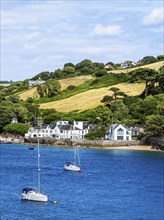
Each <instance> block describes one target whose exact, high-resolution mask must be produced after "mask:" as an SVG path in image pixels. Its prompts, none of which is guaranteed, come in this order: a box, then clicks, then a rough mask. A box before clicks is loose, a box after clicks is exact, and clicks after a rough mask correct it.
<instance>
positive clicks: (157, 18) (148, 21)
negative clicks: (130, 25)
mask: <svg viewBox="0 0 164 220" xmlns="http://www.w3.org/2000/svg"><path fill="white" fill-rule="evenodd" d="M163 14H164V8H156V9H153V10H152V11H151V12H150V13H149V14H148V15H146V16H144V17H143V20H142V22H143V24H144V25H155V24H160V23H162V22H163V19H164V15H163Z"/></svg>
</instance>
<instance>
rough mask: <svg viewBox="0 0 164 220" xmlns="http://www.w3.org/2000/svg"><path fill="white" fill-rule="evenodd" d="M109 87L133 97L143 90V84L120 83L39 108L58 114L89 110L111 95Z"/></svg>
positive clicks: (45, 104)
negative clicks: (55, 111) (54, 111)
mask: <svg viewBox="0 0 164 220" xmlns="http://www.w3.org/2000/svg"><path fill="white" fill-rule="evenodd" d="M111 87H117V88H119V89H120V90H121V91H122V92H125V93H126V94H128V95H132V96H134V95H139V94H141V93H142V91H143V90H144V88H145V83H140V84H139V83H133V84H130V83H120V84H117V86H116V85H115V86H110V87H103V88H99V89H91V90H88V91H86V92H83V93H79V94H77V95H74V96H71V97H69V98H66V99H63V100H59V101H53V102H48V103H42V104H41V105H40V108H42V109H56V110H57V111H59V112H69V111H74V110H80V111H82V110H86V109H90V108H93V107H96V106H98V105H100V104H102V103H101V102H100V101H101V100H102V99H103V97H104V96H105V95H112V94H113V92H112V91H110V90H109V89H110V88H111Z"/></svg>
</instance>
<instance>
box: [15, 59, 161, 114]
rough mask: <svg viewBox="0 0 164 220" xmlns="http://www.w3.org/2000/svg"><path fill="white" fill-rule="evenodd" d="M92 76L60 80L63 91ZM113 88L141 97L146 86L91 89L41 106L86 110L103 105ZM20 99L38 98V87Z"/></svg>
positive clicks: (157, 65)
mask: <svg viewBox="0 0 164 220" xmlns="http://www.w3.org/2000/svg"><path fill="white" fill-rule="evenodd" d="M162 65H164V61H161V62H157V63H152V64H148V65H145V66H140V67H134V68H130V69H124V70H114V71H111V72H112V73H116V74H117V73H121V72H122V73H126V72H129V71H132V70H134V69H138V68H150V69H156V70H158V69H159V67H161V66H162ZM92 78H93V77H92V76H88V75H86V76H85V75H84V76H79V77H74V78H68V79H62V80H59V81H60V83H61V86H62V90H65V89H66V88H67V87H68V86H69V85H76V86H78V85H81V84H83V83H84V82H86V81H88V80H90V79H92ZM111 87H117V88H120V90H121V91H122V92H125V93H126V94H128V95H132V96H133V95H139V94H141V93H142V91H143V90H144V87H145V84H143V83H141V84H129V83H120V84H117V85H114V86H110V87H103V88H99V89H91V90H88V91H86V92H81V93H79V94H76V95H73V96H71V97H69V98H65V99H62V100H59V101H51V102H47V103H42V104H41V105H40V107H41V108H43V109H56V110H57V111H59V112H69V111H73V110H80V111H82V110H86V109H90V108H93V107H95V106H97V105H100V104H102V103H101V102H100V101H101V100H102V98H103V97H104V96H105V95H112V92H111V91H109V88H111ZM19 96H20V98H21V99H23V100H26V99H27V98H28V97H36V96H37V92H36V87H34V88H32V89H29V90H27V91H25V92H22V93H20V94H19Z"/></svg>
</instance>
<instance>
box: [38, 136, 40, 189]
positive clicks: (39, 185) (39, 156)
mask: <svg viewBox="0 0 164 220" xmlns="http://www.w3.org/2000/svg"><path fill="white" fill-rule="evenodd" d="M38 192H40V149H39V132H38Z"/></svg>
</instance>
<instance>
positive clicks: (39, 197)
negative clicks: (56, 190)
mask: <svg viewBox="0 0 164 220" xmlns="http://www.w3.org/2000/svg"><path fill="white" fill-rule="evenodd" d="M22 200H26V201H33V202H48V196H47V195H44V194H41V193H38V192H28V193H22Z"/></svg>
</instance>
